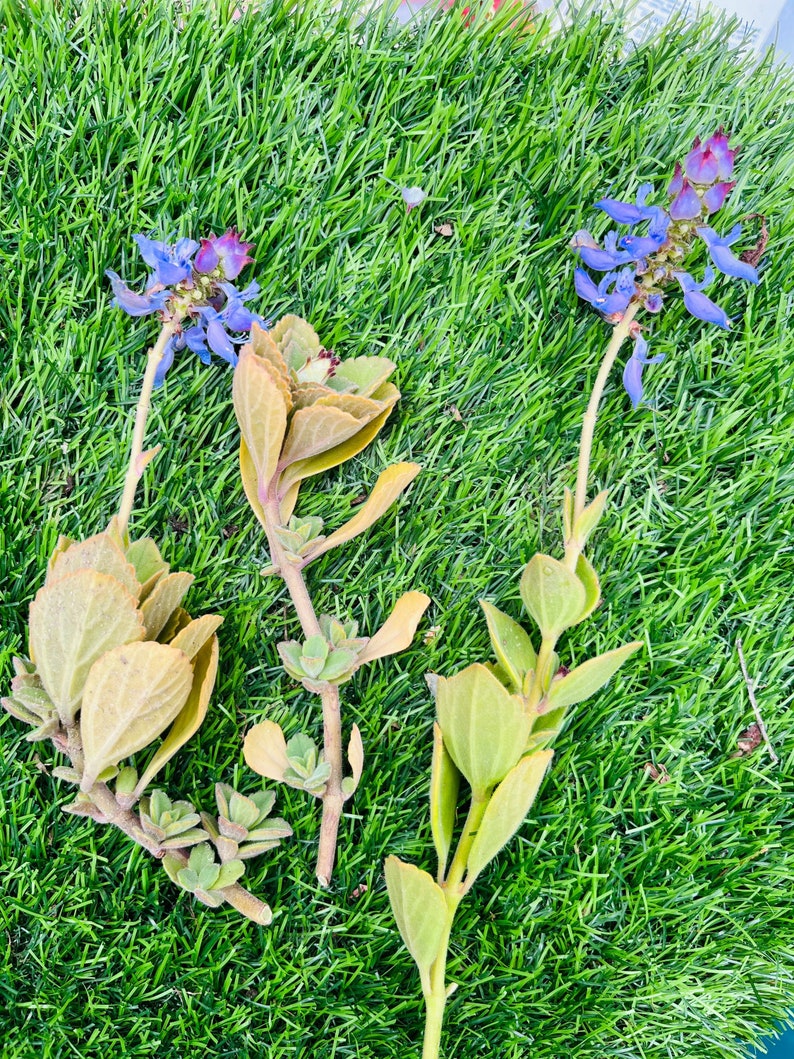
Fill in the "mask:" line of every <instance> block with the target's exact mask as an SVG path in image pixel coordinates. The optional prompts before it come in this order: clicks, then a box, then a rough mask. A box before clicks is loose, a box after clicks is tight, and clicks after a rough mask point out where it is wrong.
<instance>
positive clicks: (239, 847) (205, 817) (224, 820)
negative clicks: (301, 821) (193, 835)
mask: <svg viewBox="0 0 794 1059" xmlns="http://www.w3.org/2000/svg"><path fill="white" fill-rule="evenodd" d="M215 801H216V802H217V805H218V816H217V817H212V816H210V815H209V813H202V814H201V821H202V823H203V824H204V827H205V828H206V830H207V834H208V836H209V837H210V838H211V840H212V843H213V845H214V846H215V848H216V849H217V851H218V853H219V855H220V858H221V861H222V862H223V863H224V864H225V863H227V862H228V861H230V860H250V859H251V857H258V856H259V854H260V853H266V852H267V851H268V850H270V849H275V848H276V847H277V846H280V845H281V839H282V838H289V836H290V835H291V834H292V828H291V827H290V826H289V824H288V823H287V822H286V820H282V819H281V817H280V816H270V810H271V809H272V808H273V806H274V804H275V801H276V795H275V792H274V791H266V790H263V791H254V793H253V794H249V795H245V794H240V793H239V792H238V791H236V790H234V788H233V787H230V786H229V784H228V783H216V784H215ZM205 837H206V836H205Z"/></svg>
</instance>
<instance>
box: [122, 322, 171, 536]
mask: <svg viewBox="0 0 794 1059" xmlns="http://www.w3.org/2000/svg"><path fill="white" fill-rule="evenodd" d="M177 326H178V324H177V322H176V321H174V320H168V321H166V323H164V324H163V327H162V330H161V331H160V337H159V338H158V339H157V342H156V343H155V344H154V345H153V346H152V348H151V349H150V350H149V354H148V357H147V360H146V371H145V373H144V376H143V384H142V386H141V396H140V397H139V398H138V407H137V409H136V412H135V429H134V431H133V434H132V445H131V447H130V462H129V466H128V467H127V476H126V478H125V479H124V491H123V493H122V494H121V503H120V505H119V514H118V520H119V532H120V533H121V537H122V539H123V540H126V539H127V527H128V526H129V521H130V515H131V514H132V506H133V504H134V503H135V490H136V489H137V488H138V482H139V481H140V479H141V475H142V474H143V469H144V467H145V466H146V464H145V462H144V461H143V458H142V457H143V438H144V434H145V433H146V419H147V417H148V415H149V407H150V405H151V401H152V389H153V388H154V377H155V374H156V373H157V368H158V367H159V364H160V361H161V360H162V359H163V354H164V353H165V347H166V346H167V345H168V340H169V339H170V338H171V336H172V335H173V333H174V331H175V330H176V328H177Z"/></svg>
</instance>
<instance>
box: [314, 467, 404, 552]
mask: <svg viewBox="0 0 794 1059" xmlns="http://www.w3.org/2000/svg"><path fill="white" fill-rule="evenodd" d="M420 470H421V467H420V466H419V464H418V463H395V464H393V465H392V466H391V467H387V468H386V470H385V471H383V473H382V474H381V475H380V476H379V478H378V480H377V482H376V483H375V486H374V488H373V490H372V492H371V493H370V494H369V496H368V497H367V500H366V503H365V504H364V505H363V506H362V507H361V508H359V510H358V511H357V512H356V514H355V515H354V516H353V518H351V519H349V521H347V522H346V523H345V524H344V526H340V527H339V529H338V530H336V531H335V532H334V533H332V534H330V536H328V537H326V538H325V540H323V541H320V542H319V543H318V544H317V546H316V547H315V548H312V549H310V550H309V551H308V552H306V557H305V558H306V562H311V560H312V559H316V558H317V557H318V556H319V555H322V554H323V553H324V552H327V551H328V550H329V549H330V548H336V547H337V546H338V545H340V544H345V543H346V542H347V541H349V540H352V539H353V537H357V536H358V535H359V533H363V532H364V530H367V529H369V527H370V526H371V525H372V523H373V522H375V521H377V519H379V518H380V517H381V515H383V514H384V513H385V512H386V511H388V509H389V508H390V507H391V505H392V504H393V503H394V501H395V500H396V499H397V497H398V496H399V495H400V493H402V491H403V490H404V489H407V488H408V486H409V485H410V484H411V482H412V481H413V480H414V478H416V476H417V474H419V471H420Z"/></svg>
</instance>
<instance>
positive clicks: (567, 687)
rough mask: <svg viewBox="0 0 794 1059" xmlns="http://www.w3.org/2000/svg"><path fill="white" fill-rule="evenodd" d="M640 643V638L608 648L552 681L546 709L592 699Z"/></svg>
mask: <svg viewBox="0 0 794 1059" xmlns="http://www.w3.org/2000/svg"><path fill="white" fill-rule="evenodd" d="M641 647H642V643H641V642H640V641H639V640H635V641H634V642H633V643H627V644H624V645H623V647H618V648H616V649H615V650H614V651H607V652H606V653H605V654H602V655H598V656H597V657H596V658H590V659H589V660H588V661H587V662H582V664H581V665H580V666H577V667H576V669H572V670H571V671H570V673H568V675H567V676H564V677H562V678H561V679H559V680H554V681H552V685H551V688H550V689H549V693H548V695H547V697H546V704H545V706H544V711H545V710H556V709H559V708H560V707H561V706H573V705H574V703H577V702H584V701H585V699H589V698H590V696H591V695H594V694H595V693H596V692H597V691H598V689H599V688H602V687H603V686H604V684H606V682H607V681H608V680H609V679H610V678H611V677H612V676H614V674H615V673H617V671H618V670H619V669H620V667H621V666H622V665H623V663H624V662H625V661H626V659H627V658H631V656H632V655H633V654H634V652H635V651H639V649H640V648H641Z"/></svg>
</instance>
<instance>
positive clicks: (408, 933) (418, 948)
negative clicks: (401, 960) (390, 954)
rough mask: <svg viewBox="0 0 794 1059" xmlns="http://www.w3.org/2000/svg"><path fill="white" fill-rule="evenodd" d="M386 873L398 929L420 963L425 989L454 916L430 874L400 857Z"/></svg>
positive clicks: (390, 861)
mask: <svg viewBox="0 0 794 1059" xmlns="http://www.w3.org/2000/svg"><path fill="white" fill-rule="evenodd" d="M385 872H386V889H387V890H388V892H389V901H390V903H391V909H392V912H393V913H394V918H395V920H396V922H397V928H398V930H399V931H400V936H401V937H402V939H403V941H404V942H405V947H406V948H407V949H408V951H409V952H410V954H411V955H412V956H413V958H414V960H415V961H416V966H417V967H418V968H419V974H420V975H421V978H422V986H423V988H425V987H426V986H427V984H428V979H429V975H430V968H431V966H432V964H433V962H434V960H435V959H436V957H437V956H438V951H439V948H440V947H441V940H442V938H443V936H444V932H445V929H446V925H447V919H448V917H449V914H450V913H449V912H448V910H447V902H446V900H445V898H444V891H443V890H442V889H441V887H440V886H439V885H438V883H436V882H434V881H433V878H432V877H431V876H430V875H428V873H427V872H426V871H422V870H421V869H420V868H417V867H415V865H413V864H406V863H405V862H404V861H401V860H399V859H398V858H397V857H387V858H386V864H385Z"/></svg>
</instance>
